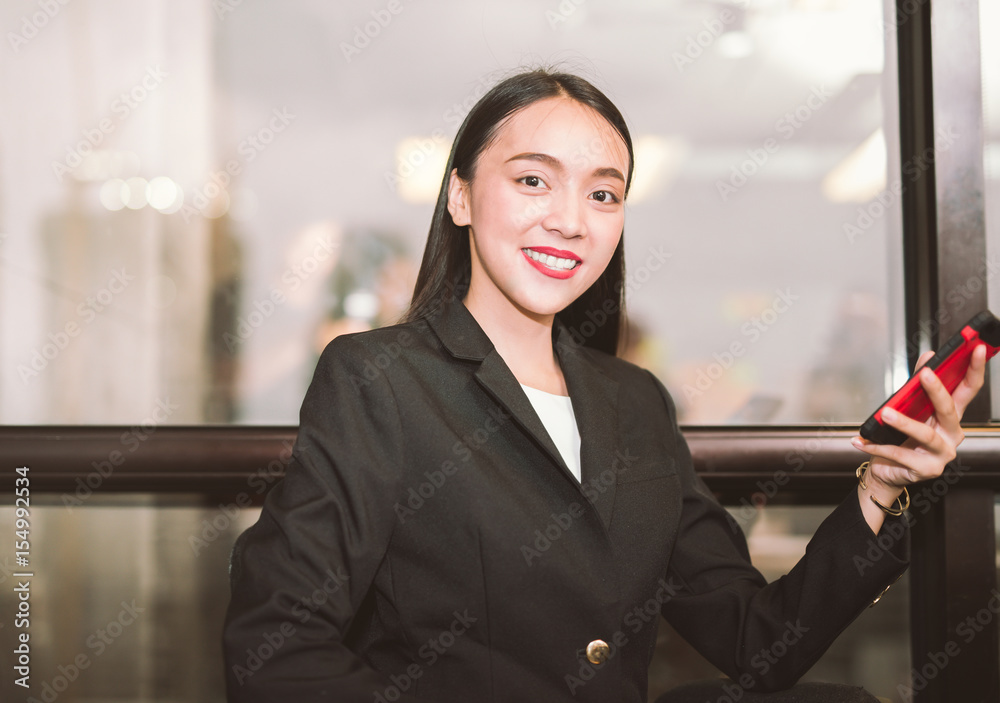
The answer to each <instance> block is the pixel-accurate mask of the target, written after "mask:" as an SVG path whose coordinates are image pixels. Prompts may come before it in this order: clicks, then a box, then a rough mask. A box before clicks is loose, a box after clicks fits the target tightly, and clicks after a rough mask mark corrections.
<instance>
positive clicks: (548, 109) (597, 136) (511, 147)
mask: <svg viewBox="0 0 1000 703" xmlns="http://www.w3.org/2000/svg"><path fill="white" fill-rule="evenodd" d="M487 151H488V152H493V155H494V156H496V157H499V158H501V159H506V158H508V157H509V156H511V155H514V154H522V153H539V154H548V155H550V156H554V157H556V158H557V159H559V160H560V161H563V162H564V163H566V164H568V165H578V166H580V165H582V166H586V167H592V166H595V165H596V166H617V167H618V168H619V169H620V170H621V171H622V173H625V172H626V171H627V168H628V149H627V147H626V146H625V141H624V140H623V139H622V137H621V135H620V134H618V130H616V129H615V128H614V127H613V126H612V125H611V124H610V123H609V122H608V121H607V120H606V119H604V117H602V116H601V115H600V113H598V112H597V111H596V110H594V109H593V108H590V107H587V106H586V105H581V104H580V103H578V102H577V101H575V100H571V99H569V98H547V99H545V100H539V101H538V102H534V103H532V104H531V105H528V106H527V107H525V108H523V109H521V110H518V111H517V112H515V113H514V114H513V115H511V116H510V117H509V118H508V119H507V120H506V121H505V122H504V123H502V124H501V126H500V128H499V129H498V130H497V135H496V138H495V139H494V140H493V143H492V144H491V145H490V147H489V149H488V150H487ZM598 161H599V162H601V163H597V162H598Z"/></svg>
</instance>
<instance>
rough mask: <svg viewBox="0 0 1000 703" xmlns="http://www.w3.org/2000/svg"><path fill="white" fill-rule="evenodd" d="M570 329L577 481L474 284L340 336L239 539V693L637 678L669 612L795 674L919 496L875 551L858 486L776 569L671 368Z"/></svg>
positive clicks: (402, 693) (468, 698) (590, 694)
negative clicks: (733, 508)
mask: <svg viewBox="0 0 1000 703" xmlns="http://www.w3.org/2000/svg"><path fill="white" fill-rule="evenodd" d="M554 339H555V344H554V346H555V350H556V353H557V355H558V358H559V363H560V366H561V367H562V370H563V373H564V375H565V378H566V383H567V386H568V388H569V393H570V396H571V398H572V404H573V409H574V412H575V414H576V419H577V423H578V425H579V428H580V435H581V437H582V446H581V459H582V475H583V481H582V485H581V483H579V482H578V481H577V480H576V479H575V478H574V477H573V475H572V474H571V473H570V471H569V470H568V469H567V467H566V465H565V464H564V462H563V460H562V458H561V456H560V454H559V452H558V450H557V449H556V447H555V446H554V444H553V443H552V441H551V440H550V439H549V437H548V435H547V433H546V431H545V429H544V426H543V425H542V423H541V421H540V420H539V419H538V417H537V415H536V414H535V412H534V409H533V408H532V406H531V404H530V402H529V401H528V399H527V397H526V396H525V394H524V392H523V391H522V389H521V387H520V386H519V384H518V382H517V380H516V379H515V378H514V376H513V374H512V373H511V371H510V370H509V369H508V367H507V366H506V364H505V363H504V362H503V360H502V359H501V358H500V356H499V354H498V353H497V352H496V350H495V349H494V348H493V345H492V343H491V342H490V340H489V338H488V337H487V336H486V334H485V333H484V332H483V330H482V329H481V328H480V327H479V325H478V324H477V323H476V321H475V319H474V318H473V317H472V315H471V314H470V313H469V311H468V310H467V309H466V308H465V306H464V305H462V304H461V302H459V301H457V300H453V301H452V302H451V303H450V304H446V305H443V306H442V308H440V312H439V313H438V314H436V315H435V316H432V317H431V318H430V319H428V320H423V321H419V322H413V323H407V324H402V325H397V326H394V327H387V328H382V329H378V330H373V331H371V332H365V333H361V334H355V335H345V336H342V337H338V338H337V339H335V340H334V341H333V342H332V343H331V344H330V345H329V346H328V347H327V349H326V350H325V351H324V353H323V355H322V357H321V358H320V360H319V364H318V366H317V368H316V372H315V376H314V378H313V381H312V384H311V385H310V387H309V390H308V392H307V394H306V397H305V401H304V403H303V405H302V412H301V418H300V428H299V434H298V439H297V441H296V446H295V450H294V452H293V460H292V462H291V464H290V465H289V467H288V471H287V474H286V476H285V478H284V479H283V480H282V481H281V482H279V483H278V484H277V485H276V486H275V487H274V489H273V490H272V491H271V492H270V494H269V495H268V496H267V499H266V502H265V504H264V508H263V512H262V513H261V516H260V519H259V521H258V522H257V523H256V524H255V525H254V526H253V527H251V528H250V529H249V530H247V532H245V533H244V534H243V535H242V536H241V537H240V539H239V540H238V542H237V545H236V548H235V549H234V553H233V561H232V574H231V575H232V586H233V592H232V601H231V603H230V606H229V610H228V613H227V617H226V624H225V634H224V649H225V659H226V676H227V690H228V696H229V700H231V701H296V702H305V701H345V702H346V701H352V702H354V701H356V702H357V703H373V701H374V702H375V703H380V702H382V701H390V702H392V701H397V700H402V701H434V702H436V703H448V702H451V701H454V702H456V703H457V702H459V701H460V702H462V703H470V702H475V703H482V702H487V701H492V702H496V703H500V702H505V703H506V702H510V703H526V702H538V703H543V702H544V703H554V702H558V701H594V702H597V701H600V702H601V703H609V702H610V701H627V702H629V703H639V702H644V701H645V700H646V680H647V670H648V667H649V663H650V659H651V657H652V654H653V649H654V645H655V639H656V632H657V622H658V616H659V615H660V614H661V613H662V615H663V616H665V617H666V618H667V619H668V620H669V621H670V622H671V623H672V624H673V626H674V627H675V628H676V629H677V630H678V631H679V632H680V633H681V635H682V636H684V637H685V638H686V639H687V640H688V641H689V642H690V643H691V644H692V645H694V646H695V647H696V648H697V649H698V650H699V651H700V652H701V653H702V654H703V655H704V656H705V657H706V658H708V660H709V661H711V662H712V663H713V664H715V665H716V666H717V667H719V669H721V670H722V671H723V672H725V673H726V674H728V675H729V676H730V677H732V678H733V679H734V680H737V681H739V682H741V683H742V684H743V685H744V686H747V687H750V688H753V690H757V691H760V690H767V689H772V688H780V687H785V686H788V685H791V684H792V683H794V682H795V681H796V680H797V679H798V678H799V677H800V676H801V675H802V674H803V673H804V672H805V671H806V670H807V669H808V668H809V667H810V666H811V665H812V664H813V663H814V662H815V661H816V660H817V659H818V658H819V656H820V655H821V654H822V653H823V652H824V651H825V650H826V648H827V647H828V646H829V644H830V643H831V642H832V640H833V639H834V638H835V637H836V636H837V634H839V633H840V631H841V630H843V629H844V628H845V627H846V626H847V625H848V624H849V623H850V622H851V621H852V620H853V619H854V618H855V617H856V616H857V615H858V614H859V613H860V612H861V611H862V610H864V608H865V607H867V606H868V605H869V604H870V603H871V602H872V600H873V599H875V598H877V596H878V595H879V594H880V592H881V591H882V590H883V589H884V588H885V587H886V586H887V584H889V583H891V582H892V581H894V580H895V579H896V578H897V577H898V576H899V575H900V574H901V573H902V572H903V570H904V569H905V568H906V564H907V558H908V541H907V540H908V533H907V532H906V530H905V521H903V520H892V519H891V518H890V522H887V523H886V524H887V526H890V525H891V526H892V528H893V529H894V530H895V532H893V534H894V535H897V536H898V537H899V536H900V535H901V537H899V538H898V539H893V540H891V543H890V544H888V545H887V546H888V549H887V550H886V549H883V550H882V551H881V552H880V555H881V556H880V558H878V559H875V560H871V559H868V558H867V557H866V556H865V555H866V553H867V554H868V555H871V552H870V548H871V545H872V543H873V540H874V537H875V535H874V534H873V533H872V531H871V530H870V528H869V527H868V525H867V523H866V522H865V521H864V518H863V516H862V514H861V509H860V507H859V505H858V500H857V497H856V495H855V493H853V492H852V493H851V494H850V495H848V497H847V498H846V499H845V500H844V502H843V503H842V504H841V505H840V506H839V507H838V508H836V509H835V510H834V511H833V513H832V514H831V515H830V516H829V517H828V518H827V520H826V521H825V522H824V523H823V524H822V525H821V526H820V528H819V529H818V531H817V532H816V534H815V536H814V537H813V539H812V540H811V541H810V543H809V546H808V549H807V551H806V555H805V556H804V557H803V559H802V560H801V561H800V562H799V563H798V564H797V565H796V566H795V568H794V569H792V571H791V572H790V573H789V574H788V575H787V576H784V577H782V578H781V579H779V580H777V581H775V582H773V583H771V584H767V583H766V582H765V580H764V578H763V577H762V576H761V574H760V573H759V572H758V571H757V570H756V569H755V568H754V567H753V566H752V565H751V564H750V560H749V555H748V551H747V546H746V541H745V539H744V536H743V534H742V532H741V531H740V529H739V527H738V525H737V524H736V523H735V522H734V521H733V519H732V518H731V517H730V516H729V515H728V513H726V511H725V510H724V509H723V508H722V507H721V506H720V505H719V503H718V502H717V501H716V500H715V499H714V497H713V496H712V495H711V493H710V492H709V491H708V490H707V489H706V487H705V485H704V484H703V483H702V481H701V480H700V479H699V478H698V477H697V476H696V475H695V473H694V471H693V469H692V465H691V457H690V454H689V452H688V449H687V446H686V444H685V442H684V439H683V437H682V436H681V434H680V432H679V431H678V428H677V423H676V417H675V413H674V406H673V403H672V401H671V399H670V396H669V395H668V394H667V392H666V390H665V389H664V388H663V386H662V385H661V384H660V383H659V382H658V381H657V379H656V378H655V377H654V376H653V375H652V374H650V373H649V372H648V371H644V370H642V369H640V368H638V367H636V366H634V365H632V364H629V363H627V362H625V361H623V360H621V359H618V358H616V357H612V356H610V355H607V354H603V353H600V352H597V351H594V350H591V349H588V348H584V347H580V346H578V345H576V344H574V342H573V340H572V339H571V336H570V335H569V334H568V333H567V331H566V330H565V329H562V328H561V327H560V326H559V325H557V326H556V329H555V330H554ZM848 470H849V469H848ZM886 531H887V530H886V528H885V527H884V528H883V532H886ZM856 557H860V558H861V561H858V559H856ZM602 644H604V645H605V646H603V647H602ZM588 655H589V657H590V659H588ZM591 659H592V660H593V661H594V662H598V663H592V661H591Z"/></svg>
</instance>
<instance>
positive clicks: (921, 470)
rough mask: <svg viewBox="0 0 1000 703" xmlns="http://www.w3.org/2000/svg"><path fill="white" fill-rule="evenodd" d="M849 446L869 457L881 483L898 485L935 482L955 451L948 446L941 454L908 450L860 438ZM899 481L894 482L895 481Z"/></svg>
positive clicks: (941, 450)
mask: <svg viewBox="0 0 1000 703" xmlns="http://www.w3.org/2000/svg"><path fill="white" fill-rule="evenodd" d="M852 443H853V444H854V446H855V447H857V448H858V449H860V450H862V451H864V452H867V453H868V454H869V455H871V457H872V459H873V461H872V466H879V465H881V467H880V474H881V475H882V476H883V481H884V482H887V483H893V484H895V485H901V484H902V483H914V482H916V481H925V480H927V479H931V478H937V477H938V476H940V475H941V473H942V472H943V471H944V467H945V466H946V465H947V464H948V462H950V461H952V460H953V459H954V458H955V448H954V446H952V445H951V444H948V443H947V442H945V443H943V444H942V445H941V446H940V451H934V452H931V451H927V450H926V449H925V448H924V447H916V448H914V447H908V446H907V445H905V444H903V445H900V446H896V445H894V444H875V443H874V442H869V441H867V440H865V439H862V438H861V437H854V438H853V440H852ZM897 477H898V478H899V479H900V480H899V481H896V480H895V479H896V478H897Z"/></svg>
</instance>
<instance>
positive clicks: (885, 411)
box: [882, 408, 899, 420]
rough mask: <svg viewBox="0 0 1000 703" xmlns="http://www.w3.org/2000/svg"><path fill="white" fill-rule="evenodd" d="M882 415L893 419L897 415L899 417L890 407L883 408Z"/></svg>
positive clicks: (887, 418)
mask: <svg viewBox="0 0 1000 703" xmlns="http://www.w3.org/2000/svg"><path fill="white" fill-rule="evenodd" d="M882 417H884V418H885V419H886V420H895V419H896V418H897V417H899V413H897V412H896V411H895V410H893V409H892V408H883V409H882Z"/></svg>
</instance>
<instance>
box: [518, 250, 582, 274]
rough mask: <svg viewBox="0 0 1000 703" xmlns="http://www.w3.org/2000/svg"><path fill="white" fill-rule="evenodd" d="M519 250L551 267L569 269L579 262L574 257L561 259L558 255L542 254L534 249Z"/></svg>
mask: <svg viewBox="0 0 1000 703" xmlns="http://www.w3.org/2000/svg"><path fill="white" fill-rule="evenodd" d="M521 251H523V252H524V253H525V254H527V255H528V256H530V257H531V258H532V259H533V260H535V261H537V262H539V263H540V264H544V265H546V266H548V267H549V268H551V269H560V270H562V271H569V270H571V269H575V268H576V267H577V265H578V264H579V263H580V262H579V261H577V260H575V259H561V258H559V257H556V256H552V255H551V254H542V253H541V252H537V251H535V250H534V249H522V250H521Z"/></svg>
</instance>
